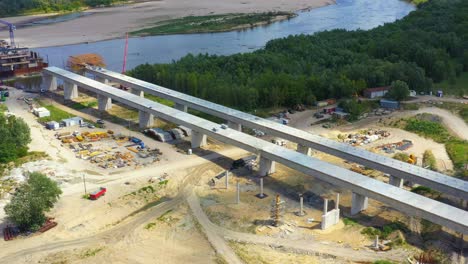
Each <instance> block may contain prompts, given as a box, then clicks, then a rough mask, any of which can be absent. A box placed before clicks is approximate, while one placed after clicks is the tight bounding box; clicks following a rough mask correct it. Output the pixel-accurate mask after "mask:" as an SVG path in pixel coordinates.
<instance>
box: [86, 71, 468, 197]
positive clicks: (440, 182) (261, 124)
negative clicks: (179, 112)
mask: <svg viewBox="0 0 468 264" xmlns="http://www.w3.org/2000/svg"><path fill="white" fill-rule="evenodd" d="M87 71H88V72H89V73H91V74H93V75H95V76H100V77H103V78H106V79H109V80H112V81H115V82H119V83H121V84H123V85H125V86H128V87H132V88H136V89H139V90H142V91H144V92H145V93H149V94H152V95H155V96H158V97H161V98H165V99H168V100H171V101H174V102H176V103H179V104H183V105H187V106H188V107H190V108H193V109H195V110H199V111H202V112H204V113H208V114H211V115H214V116H217V117H221V118H223V119H226V120H229V121H232V122H236V123H239V124H242V125H245V126H248V127H250V128H256V129H259V130H261V131H264V132H266V133H268V134H270V135H274V136H277V137H280V138H283V139H286V140H289V141H292V142H296V143H298V144H301V145H303V146H307V147H311V148H313V149H316V150H319V151H322V152H325V153H328V154H331V155H335V156H337V157H340V158H343V159H346V160H349V161H353V162H356V163H359V164H362V165H365V166H367V167H370V168H373V169H376V170H379V171H383V172H385V173H388V174H391V175H393V176H396V177H400V178H403V179H406V180H409V181H412V182H415V183H418V184H421V185H424V186H427V187H430V188H433V189H435V190H438V191H440V192H443V193H446V194H450V195H453V196H456V197H460V198H463V199H464V200H468V182H466V181H463V180H460V179H456V178H454V177H449V176H447V175H444V174H442V173H439V172H435V171H432V170H427V169H424V168H421V167H418V166H414V165H411V164H408V163H406V162H401V161H398V160H395V159H392V158H388V157H385V156H382V155H378V154H375V153H372V152H370V151H367V150H363V149H359V148H355V147H352V146H350V145H348V144H343V143H339V142H336V141H333V140H330V139H327V138H323V137H320V136H317V135H314V134H311V133H308V132H305V131H302V130H300V129H296V128H293V127H289V126H285V125H282V124H279V123H276V122H273V121H270V120H266V119H263V118H259V117H257V116H254V115H251V114H247V113H245V112H242V111H238V110H235V109H232V108H229V107H225V106H222V105H219V104H215V103H212V102H209V101H206V100H203V99H200V98H197V97H193V96H190V95H187V94H184V93H180V92H177V91H174V90H171V89H168V88H164V87H161V86H159V85H155V84H152V83H148V82H145V81H142V80H138V79H135V78H132V77H129V76H126V75H123V74H120V73H117V72H112V71H109V70H106V69H97V68H94V69H93V68H88V69H87Z"/></svg>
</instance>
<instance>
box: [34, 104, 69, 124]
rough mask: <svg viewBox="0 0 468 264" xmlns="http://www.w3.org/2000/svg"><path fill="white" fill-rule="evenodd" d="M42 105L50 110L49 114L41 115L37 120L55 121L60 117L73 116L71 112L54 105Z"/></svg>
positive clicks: (60, 118)
mask: <svg viewBox="0 0 468 264" xmlns="http://www.w3.org/2000/svg"><path fill="white" fill-rule="evenodd" d="M41 106H42V107H45V108H46V109H47V110H49V111H50V116H46V117H41V118H39V122H41V123H43V122H49V121H57V122H59V121H60V120H62V119H66V118H70V117H73V115H72V114H70V113H68V112H66V111H63V110H62V109H59V108H57V107H55V106H54V105H41Z"/></svg>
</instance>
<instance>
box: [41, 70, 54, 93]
mask: <svg viewBox="0 0 468 264" xmlns="http://www.w3.org/2000/svg"><path fill="white" fill-rule="evenodd" d="M42 83H43V84H44V89H46V90H48V91H55V90H57V77H55V76H53V75H50V74H46V73H43V74H42Z"/></svg>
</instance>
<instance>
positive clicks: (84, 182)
mask: <svg viewBox="0 0 468 264" xmlns="http://www.w3.org/2000/svg"><path fill="white" fill-rule="evenodd" d="M82 175H83V185H84V194H85V195H86V194H87V193H88V192H87V191H86V178H85V174H84V173H83V174H82Z"/></svg>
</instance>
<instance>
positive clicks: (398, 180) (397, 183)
mask: <svg viewBox="0 0 468 264" xmlns="http://www.w3.org/2000/svg"><path fill="white" fill-rule="evenodd" d="M388 183H389V184H391V185H393V186H396V187H398V188H402V187H403V183H404V180H403V179H402V178H398V177H395V176H392V175H390V180H389V182H388Z"/></svg>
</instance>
